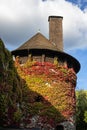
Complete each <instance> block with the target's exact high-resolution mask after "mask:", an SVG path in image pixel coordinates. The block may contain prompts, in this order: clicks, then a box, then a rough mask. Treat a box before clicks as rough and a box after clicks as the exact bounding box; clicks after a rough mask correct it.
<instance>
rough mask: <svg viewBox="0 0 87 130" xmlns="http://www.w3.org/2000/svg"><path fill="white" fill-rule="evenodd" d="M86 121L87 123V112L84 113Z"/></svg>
mask: <svg viewBox="0 0 87 130" xmlns="http://www.w3.org/2000/svg"><path fill="white" fill-rule="evenodd" d="M84 121H85V122H86V123H87V111H85V112H84Z"/></svg>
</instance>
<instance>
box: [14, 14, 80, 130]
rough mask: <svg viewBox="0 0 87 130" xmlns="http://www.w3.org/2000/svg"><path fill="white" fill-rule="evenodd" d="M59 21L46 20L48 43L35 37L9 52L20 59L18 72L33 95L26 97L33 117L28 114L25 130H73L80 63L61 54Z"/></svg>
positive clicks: (52, 18)
mask: <svg viewBox="0 0 87 130" xmlns="http://www.w3.org/2000/svg"><path fill="white" fill-rule="evenodd" d="M62 20H63V17H61V16H49V19H48V21H49V39H47V38H46V37H44V36H43V35H42V34H41V33H37V34H35V35H34V36H33V37H32V38H30V39H29V40H28V41H26V42H25V43H24V44H22V45H21V46H20V47H19V48H17V49H16V50H13V51H12V55H14V56H15V57H17V56H19V57H20V58H19V61H20V67H21V68H22V67H23V66H24V68H22V69H20V67H19V69H20V72H21V71H23V72H22V75H23V74H24V75H26V77H27V79H28V77H29V80H28V82H27V81H26V82H27V84H28V86H29V88H30V89H31V90H32V91H34V92H35V94H34V95H33V94H32V95H31V93H30V97H32V98H31V99H33V101H30V102H29V105H30V106H29V107H30V108H31V106H32V104H33V107H32V110H33V111H35V112H36V113H37V114H36V113H35V115H34V114H31V113H29V114H31V115H30V116H29V119H28V120H29V121H30V124H28V127H29V128H32V130H33V128H37V129H39V130H41V129H43V130H45V129H47V130H48V129H49V130H54V129H56V130H57V129H58V130H75V119H74V117H75V109H76V98H75V87H76V80H77V76H76V73H78V72H79V70H80V63H79V61H78V60H77V59H75V58H74V57H72V56H71V55H69V54H67V53H65V52H64V51H63V31H62V30H63V29H62ZM29 62H31V64H30V65H28V64H29ZM32 62H33V63H32ZM26 63H27V64H26ZM25 64H26V65H28V67H27V68H26V66H25ZM35 76H36V77H35ZM22 78H24V76H23V77H22ZM24 80H26V79H24ZM35 83H36V84H35ZM35 108H36V109H35Z"/></svg>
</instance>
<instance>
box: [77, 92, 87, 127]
mask: <svg viewBox="0 0 87 130" xmlns="http://www.w3.org/2000/svg"><path fill="white" fill-rule="evenodd" d="M76 97H77V99H76V124H77V128H78V127H79V129H80V127H81V128H82V127H83V128H84V127H85V126H86V125H87V124H86V123H87V94H86V91H84V90H80V91H77V92H76Z"/></svg>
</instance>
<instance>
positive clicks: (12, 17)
mask: <svg viewBox="0 0 87 130" xmlns="http://www.w3.org/2000/svg"><path fill="white" fill-rule="evenodd" d="M50 15H56V16H63V43H64V51H65V52H67V53H68V54H70V55H72V56H74V57H75V58H77V60H78V61H79V62H80V64H81V70H80V72H79V73H78V74H77V76H78V80H77V87H76V89H85V90H87V84H86V80H87V58H86V55H87V0H0V37H1V39H2V40H3V42H4V43H5V46H6V47H7V48H8V49H9V50H14V49H16V48H17V47H19V46H20V45H21V44H23V43H24V42H25V41H27V40H28V39H29V38H30V37H32V36H33V35H35V34H36V33H37V32H38V30H40V32H41V33H42V34H43V35H44V36H45V37H47V38H49V23H48V16H50Z"/></svg>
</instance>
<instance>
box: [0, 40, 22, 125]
mask: <svg viewBox="0 0 87 130" xmlns="http://www.w3.org/2000/svg"><path fill="white" fill-rule="evenodd" d="M23 85H24V83H23V84H22V80H21V79H20V77H19V76H18V74H17V71H16V68H15V66H14V62H13V59H12V55H11V53H10V51H8V50H7V49H6V48H5V46H4V43H3V42H2V40H1V39H0V125H2V126H6V125H7V126H8V125H10V124H11V123H12V121H13V120H14V121H15V120H16V121H18V120H19V118H20V116H19V115H20V112H19V111H16V109H17V105H16V104H17V102H19V103H21V101H22V86H23ZM9 109H10V110H9ZM9 111H10V112H9ZM11 111H12V113H11ZM13 117H14V119H13ZM17 118H18V119H17Z"/></svg>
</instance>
